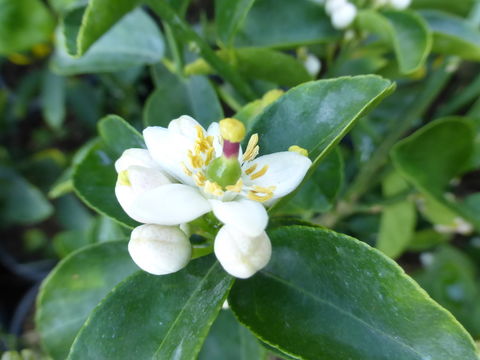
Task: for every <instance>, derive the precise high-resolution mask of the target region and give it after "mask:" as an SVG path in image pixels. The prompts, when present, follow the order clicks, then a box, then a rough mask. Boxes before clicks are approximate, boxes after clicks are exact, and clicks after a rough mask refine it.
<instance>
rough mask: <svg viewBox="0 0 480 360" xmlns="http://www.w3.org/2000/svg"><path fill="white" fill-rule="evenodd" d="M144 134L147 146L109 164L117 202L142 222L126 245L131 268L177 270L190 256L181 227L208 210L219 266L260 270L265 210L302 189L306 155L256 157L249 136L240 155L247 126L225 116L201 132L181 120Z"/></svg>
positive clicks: (297, 151) (265, 254)
mask: <svg viewBox="0 0 480 360" xmlns="http://www.w3.org/2000/svg"><path fill="white" fill-rule="evenodd" d="M143 135H144V139H145V143H146V146H147V149H128V150H126V151H125V152H124V153H123V154H122V156H121V157H120V158H119V159H118V160H117V162H116V163H115V167H116V170H117V172H118V180H117V184H116V187H115V193H116V196H117V199H118V201H119V203H120V205H121V206H122V208H123V209H124V210H125V212H126V213H127V214H128V215H129V216H130V217H131V218H133V219H134V220H136V221H139V222H141V223H143V224H145V225H141V226H139V227H138V228H136V229H135V230H134V231H133V232H132V236H131V240H130V243H129V251H130V254H131V256H132V258H133V260H134V261H135V262H136V264H137V265H138V266H139V267H140V268H142V269H143V270H145V271H147V272H150V273H153V274H158V275H160V274H167V273H171V272H175V271H178V270H180V269H181V268H183V267H184V266H185V265H186V264H187V263H188V261H189V260H190V256H191V245H190V243H189V241H188V229H187V228H188V227H187V226H186V224H188V223H189V222H191V221H193V220H195V219H197V218H199V217H201V216H202V215H204V214H206V213H208V212H210V211H212V212H213V214H214V215H215V216H216V218H217V219H218V220H219V221H220V222H222V223H223V224H224V225H223V227H222V228H221V229H220V230H219V231H218V234H217V235H216V238H215V242H214V251H215V254H216V256H217V258H218V260H219V262H220V263H221V265H222V266H223V268H224V269H225V270H226V271H227V272H229V273H230V274H232V275H233V276H236V277H239V278H247V277H250V276H252V275H253V274H254V273H255V272H257V271H258V270H260V269H261V268H263V267H264V266H265V265H266V264H267V263H268V261H269V259H270V255H271V244H270V240H269V238H268V236H267V234H266V233H265V228H266V226H267V223H268V215H267V211H266V209H265V206H269V205H272V204H273V203H274V202H275V201H276V200H277V199H279V198H280V197H283V196H285V195H287V194H288V193H290V192H291V191H293V190H294V189H295V188H296V187H297V186H298V185H299V184H300V182H301V181H302V179H303V178H304V176H305V174H306V172H307V170H308V169H309V167H310V165H311V161H310V159H309V158H308V157H307V156H305V155H306V151H305V150H303V149H301V148H299V147H295V146H294V147H291V149H289V150H290V151H284V152H278V153H273V154H268V155H263V156H258V154H259V146H258V140H259V138H258V135H257V134H254V135H252V136H251V137H250V139H249V141H248V144H247V147H246V149H245V151H244V152H242V149H241V146H240V142H241V141H242V140H243V138H244V136H245V127H244V126H243V124H242V123H241V122H240V121H238V120H235V119H231V118H227V119H224V120H222V121H220V122H219V123H212V124H211V125H210V126H209V128H208V130H207V131H206V130H205V129H204V128H203V127H202V126H201V125H200V124H199V123H198V122H197V121H196V120H194V119H193V118H191V117H189V116H185V115H184V116H181V117H180V118H178V119H176V120H172V121H171V122H170V124H169V125H168V128H163V127H155V126H154V127H148V128H146V129H145V130H144V131H143Z"/></svg>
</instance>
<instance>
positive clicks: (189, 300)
mask: <svg viewBox="0 0 480 360" xmlns="http://www.w3.org/2000/svg"><path fill="white" fill-rule="evenodd" d="M217 265H218V262H215V263H214V264H213V265H212V267H210V269H209V270H208V271H207V273H206V274H205V276H204V277H203V279H202V280H200V282H199V283H198V285H197V286H196V287H195V290H194V291H193V292H192V293H191V295H190V297H189V298H188V300H187V301H186V302H185V305H184V306H182V309H181V310H180V312H179V313H178V315H177V316H176V317H175V320H174V321H173V323H172V325H171V326H170V328H169V329H168V331H167V333H166V334H165V336H164V337H163V340H162V342H161V343H160V345H159V346H158V348H157V350H156V351H155V353H154V354H153V356H152V359H157V355H158V353H159V352H160V350H162V348H163V345H164V343H165V341H166V340H167V339H168V337H169V335H170V333H171V332H172V330H173V329H174V328H175V325H176V324H177V323H178V321H179V319H180V318H181V317H182V314H183V312H184V311H185V309H186V308H188V307H189V304H190V303H191V302H192V300H193V299H195V296H196V294H197V293H198V291H199V289H200V288H201V287H202V285H203V284H204V283H205V281H206V280H207V279H208V277H209V275H210V273H211V272H212V271H213V269H214V268H215V267H216V266H217Z"/></svg>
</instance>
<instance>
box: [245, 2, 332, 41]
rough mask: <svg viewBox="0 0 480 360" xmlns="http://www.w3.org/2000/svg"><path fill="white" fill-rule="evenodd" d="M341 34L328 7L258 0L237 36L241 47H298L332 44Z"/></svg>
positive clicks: (309, 3)
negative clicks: (329, 15)
mask: <svg viewBox="0 0 480 360" xmlns="http://www.w3.org/2000/svg"><path fill="white" fill-rule="evenodd" d="M339 35H340V33H339V32H337V31H335V30H334V29H333V27H332V25H331V24H330V19H329V17H328V16H327V15H326V14H325V11H324V8H323V6H322V5H320V4H316V3H314V2H313V1H309V0H295V1H291V0H257V1H255V3H254V5H253V6H252V8H251V9H250V11H249V13H248V15H247V17H246V19H245V21H244V23H243V26H241V27H240V30H239V31H238V33H237V38H236V43H237V44H238V45H240V46H259V47H265V46H266V47H281V48H294V47H297V46H299V45H302V44H303V45H306V44H315V43H328V42H331V41H334V40H336V39H338V38H339Z"/></svg>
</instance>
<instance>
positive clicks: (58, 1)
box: [47, 0, 88, 14]
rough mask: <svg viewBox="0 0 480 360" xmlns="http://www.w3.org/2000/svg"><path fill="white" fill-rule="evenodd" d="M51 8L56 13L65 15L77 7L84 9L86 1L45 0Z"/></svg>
mask: <svg viewBox="0 0 480 360" xmlns="http://www.w3.org/2000/svg"><path fill="white" fill-rule="evenodd" d="M47 2H48V4H49V5H50V7H51V8H53V9H54V10H55V11H56V12H57V13H60V14H65V13H67V12H69V11H71V10H72V9H75V8H78V7H86V6H87V5H88V0H47Z"/></svg>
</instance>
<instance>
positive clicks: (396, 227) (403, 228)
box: [377, 172, 417, 258]
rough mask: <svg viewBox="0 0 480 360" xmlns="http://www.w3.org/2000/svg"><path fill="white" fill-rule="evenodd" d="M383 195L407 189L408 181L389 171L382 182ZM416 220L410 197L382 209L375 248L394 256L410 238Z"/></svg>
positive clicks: (402, 249)
mask: <svg viewBox="0 0 480 360" xmlns="http://www.w3.org/2000/svg"><path fill="white" fill-rule="evenodd" d="M382 187H383V195H384V196H385V197H386V198H388V197H394V196H398V195H399V194H401V193H402V192H404V191H406V190H408V189H409V187H410V186H409V185H408V183H407V182H406V181H405V180H404V179H403V178H402V177H401V175H400V174H398V173H396V172H392V173H390V174H389V175H388V176H387V177H386V178H385V179H384V181H383V183H382ZM416 220H417V209H416V207H415V203H414V202H413V200H412V199H408V198H407V199H404V200H400V201H398V202H395V203H393V204H390V205H386V206H385V208H384V209H383V210H382V217H381V219H380V229H379V233H378V240H377V248H378V249H379V250H380V251H382V252H383V253H384V254H385V255H387V256H390V257H391V258H396V257H398V256H399V255H401V254H402V253H403V251H404V250H405V249H406V248H407V247H408V244H409V243H410V241H411V240H412V236H413V233H414V231H415V225H416Z"/></svg>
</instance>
